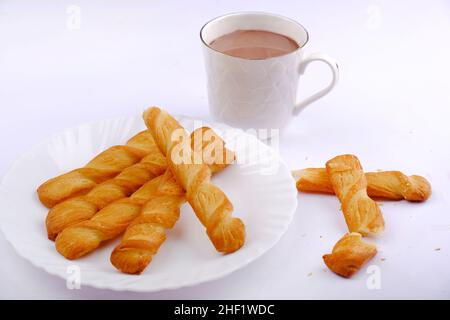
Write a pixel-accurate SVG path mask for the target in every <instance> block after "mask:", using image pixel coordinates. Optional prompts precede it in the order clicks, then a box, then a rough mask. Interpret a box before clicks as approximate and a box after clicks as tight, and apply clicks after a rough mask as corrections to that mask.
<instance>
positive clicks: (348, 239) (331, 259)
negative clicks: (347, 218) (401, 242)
mask: <svg viewBox="0 0 450 320" xmlns="http://www.w3.org/2000/svg"><path fill="white" fill-rule="evenodd" d="M376 254H377V248H376V246H375V245H373V244H369V243H365V242H363V241H362V240H361V234H359V233H356V232H352V233H347V234H346V235H344V236H343V237H342V238H341V239H340V240H339V241H338V242H337V243H336V244H335V246H334V248H333V251H332V253H331V254H326V255H324V256H323V261H324V262H325V264H326V265H327V267H328V268H329V269H330V270H331V271H333V272H334V273H336V274H338V275H340V276H342V277H345V278H350V277H351V276H352V275H354V274H355V273H356V272H357V271H358V270H359V269H360V268H361V267H362V266H363V265H364V264H365V263H366V262H367V261H369V260H370V259H372V258H373V257H374V256H375V255H376Z"/></svg>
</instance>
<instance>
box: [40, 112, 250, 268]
mask: <svg viewBox="0 0 450 320" xmlns="http://www.w3.org/2000/svg"><path fill="white" fill-rule="evenodd" d="M144 121H145V124H146V126H147V128H148V130H145V131H142V132H140V133H138V134H137V135H135V136H134V137H132V138H131V139H130V140H128V142H127V143H126V144H125V145H121V146H114V147H111V148H109V149H107V150H105V151H103V152H102V153H100V154H99V155H98V156H96V157H95V158H94V159H93V160H92V161H90V162H89V163H88V164H87V165H86V166H84V167H82V168H78V169H75V170H73V171H70V172H68V173H65V174H63V175H60V176H58V177H55V178H52V179H50V180H48V181H46V182H45V183H43V184H42V185H41V186H40V187H39V188H38V196H39V199H40V200H41V202H42V203H43V204H44V205H45V206H46V207H48V208H49V209H50V210H49V212H48V215H47V218H46V227H47V234H48V238H49V239H50V240H54V241H55V246H56V250H57V251H58V252H59V253H60V254H62V255H63V256H64V257H66V258H68V259H77V258H80V257H82V256H84V255H86V254H88V253H90V252H92V251H94V250H95V249H97V248H98V247H99V246H100V245H101V244H102V243H103V242H104V241H107V240H110V239H113V238H116V237H118V236H120V235H121V234H123V236H122V238H121V241H120V243H119V244H118V245H117V246H116V247H115V248H114V250H113V252H112V253H111V258H110V260H111V263H112V264H113V265H114V267H116V268H117V269H118V270H120V271H122V272H125V273H130V274H139V273H141V272H142V271H144V270H145V268H146V267H147V266H148V265H149V264H150V262H151V260H152V258H153V256H154V255H155V254H156V253H157V252H158V249H159V248H160V246H161V244H162V243H163V242H164V241H165V239H166V231H167V229H170V228H172V227H173V226H174V225H175V223H176V222H177V220H178V218H179V216H180V207H181V206H182V205H183V204H184V203H185V202H186V201H187V202H189V204H190V205H191V206H192V208H193V210H194V211H195V213H196V215H197V217H198V219H199V220H200V222H201V223H202V224H203V225H204V226H205V228H206V232H207V235H208V237H209V238H210V240H211V242H212V244H213V245H214V247H215V248H216V250H217V251H219V252H222V253H231V252H234V251H236V250H238V249H239V248H241V247H242V246H243V244H244V241H245V227H244V224H243V222H242V221H241V220H240V219H239V218H235V217H233V216H232V212H233V206H232V204H231V202H230V201H229V200H228V198H227V196H226V195H225V194H224V192H223V191H222V190H220V189H219V188H218V187H217V186H215V185H214V184H213V183H211V181H210V178H211V174H212V173H215V172H218V171H221V170H223V169H225V168H226V167H227V166H228V165H229V164H231V163H232V162H233V161H234V159H235V154H234V153H233V152H232V151H230V150H228V149H226V148H225V145H224V144H225V143H224V141H223V140H222V139H221V138H220V137H219V136H218V135H217V134H216V133H215V132H214V131H213V130H212V129H210V128H206V127H203V128H199V129H197V130H195V131H194V132H193V133H192V134H191V135H189V134H188V133H187V131H186V130H185V129H184V128H183V127H182V126H181V125H180V124H179V123H178V122H177V121H176V120H175V119H174V118H173V117H172V116H170V115H169V114H168V113H166V112H165V111H163V110H161V109H159V108H157V107H151V108H149V109H147V110H146V111H145V112H144ZM207 148H208V150H209V152H202V151H203V150H205V149H207ZM198 159H200V161H198Z"/></svg>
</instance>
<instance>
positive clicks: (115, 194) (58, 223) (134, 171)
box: [46, 144, 167, 240]
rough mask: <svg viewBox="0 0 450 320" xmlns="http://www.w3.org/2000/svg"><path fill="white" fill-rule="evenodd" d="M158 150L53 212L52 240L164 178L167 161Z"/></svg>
mask: <svg viewBox="0 0 450 320" xmlns="http://www.w3.org/2000/svg"><path fill="white" fill-rule="evenodd" d="M154 147H155V148H154V150H152V153H151V154H149V155H147V156H146V157H144V158H143V159H142V160H141V162H139V163H137V164H135V165H132V166H131V167H128V168H125V169H124V170H123V171H122V172H121V173H120V174H119V175H117V176H116V177H115V178H113V179H110V180H108V181H105V182H103V183H101V184H98V185H96V186H95V187H94V188H93V189H92V190H91V191H89V192H88V193H87V194H86V195H84V196H80V197H75V198H71V199H68V200H66V201H63V202H61V203H58V204H57V205H56V206H54V207H53V208H52V209H50V211H49V212H48V215H47V219H46V226H47V235H48V238H49V239H50V240H54V239H55V238H56V236H57V235H58V233H59V232H61V231H62V230H64V229H65V228H67V227H68V226H71V225H74V224H76V223H78V222H81V221H84V220H88V219H90V218H91V217H92V216H94V214H96V213H97V212H98V211H99V210H100V209H102V208H104V207H105V206H106V205H108V204H110V203H111V202H114V201H116V200H119V199H122V198H126V197H128V196H130V195H131V194H132V193H133V192H135V191H136V190H137V189H138V188H140V187H141V186H142V185H143V184H144V183H146V182H148V181H149V180H151V179H153V178H154V177H156V176H159V175H161V174H163V173H164V171H165V170H166V168H167V164H166V159H165V157H164V156H163V155H162V153H161V152H160V151H159V149H158V147H157V146H156V144H155V145H154Z"/></svg>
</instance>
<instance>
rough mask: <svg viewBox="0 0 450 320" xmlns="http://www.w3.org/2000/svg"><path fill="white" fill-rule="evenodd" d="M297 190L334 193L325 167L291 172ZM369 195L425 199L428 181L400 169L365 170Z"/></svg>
mask: <svg viewBox="0 0 450 320" xmlns="http://www.w3.org/2000/svg"><path fill="white" fill-rule="evenodd" d="M292 175H293V176H294V178H295V180H296V186H297V190H298V191H303V192H322V193H331V194H334V190H333V186H332V185H331V182H330V179H329V178H328V173H327V170H326V168H307V169H302V170H295V171H293V172H292ZM365 176H366V180H367V194H368V195H369V197H374V198H382V199H388V200H402V199H405V200H408V201H418V202H420V201H425V200H427V199H428V198H429V196H430V195H431V185H430V183H429V182H428V181H427V180H426V179H425V178H424V177H421V176H417V175H412V176H407V175H405V174H403V173H402V172H400V171H380V172H366V173H365Z"/></svg>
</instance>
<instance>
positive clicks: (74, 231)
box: [55, 171, 184, 259]
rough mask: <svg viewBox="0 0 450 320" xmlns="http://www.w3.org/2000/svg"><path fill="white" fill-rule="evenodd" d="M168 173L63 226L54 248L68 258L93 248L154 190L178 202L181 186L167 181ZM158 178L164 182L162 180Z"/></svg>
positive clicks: (119, 227) (121, 226)
mask: <svg viewBox="0 0 450 320" xmlns="http://www.w3.org/2000/svg"><path fill="white" fill-rule="evenodd" d="M170 176H171V173H170V171H169V172H168V173H166V174H165V175H164V176H159V177H156V178H154V179H153V180H151V181H149V182H147V183H146V184H144V185H143V186H142V187H141V188H140V189H139V190H138V191H136V192H135V193H133V195H132V196H131V197H129V198H125V199H120V200H117V201H115V202H113V203H111V204H109V205H108V206H106V207H104V208H103V209H102V210H100V211H99V212H98V213H97V214H95V215H94V216H93V217H92V218H90V219H89V220H86V221H82V222H80V223H77V224H75V225H73V226H70V227H67V228H65V229H64V230H63V231H62V232H60V233H59V234H58V236H57V238H56V241H55V245H56V249H57V251H58V252H59V253H61V254H62V255H63V256H64V257H66V258H68V259H76V258H79V257H81V256H83V255H85V254H87V253H89V252H91V251H93V250H95V249H96V248H97V247H98V246H99V245H100V244H101V242H103V241H106V240H109V239H112V238H115V237H116V236H118V235H120V234H121V233H122V232H123V231H124V230H125V229H126V228H127V226H128V225H129V224H130V223H131V222H132V221H133V220H134V219H135V218H136V217H137V216H139V215H140V213H141V211H142V207H143V206H144V205H145V204H146V203H147V202H148V201H151V200H152V199H153V198H154V196H155V194H156V191H157V190H160V193H161V195H164V196H173V195H175V196H177V199H178V202H177V203H176V204H177V205H178V204H179V205H181V203H182V199H184V196H183V194H184V192H183V189H182V188H181V187H180V186H179V185H178V184H175V186H174V185H173V182H172V183H169V182H168V181H170ZM172 180H173V179H172ZM162 181H164V182H165V183H164V184H162V183H161V182H162ZM170 200H172V201H173V200H174V199H173V198H172V199H170ZM153 201H164V202H163V203H166V204H167V203H168V201H169V199H167V198H164V197H159V198H155V199H154V200H153ZM163 203H161V204H163ZM169 203H170V201H169ZM163 213H164V212H163ZM177 219H178V217H175V219H174V220H172V221H174V222H175V221H176V220H177ZM155 221H156V220H155ZM161 222H162V220H161ZM165 226H168V225H167V224H165ZM142 230H143V229H142Z"/></svg>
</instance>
